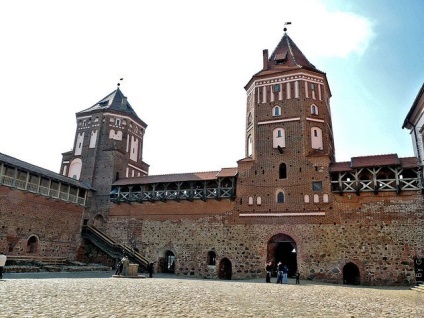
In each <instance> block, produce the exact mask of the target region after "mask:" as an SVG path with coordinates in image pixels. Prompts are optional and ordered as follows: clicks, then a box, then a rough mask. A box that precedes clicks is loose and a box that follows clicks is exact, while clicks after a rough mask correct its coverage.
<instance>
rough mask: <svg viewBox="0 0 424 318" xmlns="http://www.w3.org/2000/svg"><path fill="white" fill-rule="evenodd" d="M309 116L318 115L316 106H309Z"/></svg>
mask: <svg viewBox="0 0 424 318" xmlns="http://www.w3.org/2000/svg"><path fill="white" fill-rule="evenodd" d="M311 114H312V115H318V107H317V106H316V105H312V106H311Z"/></svg>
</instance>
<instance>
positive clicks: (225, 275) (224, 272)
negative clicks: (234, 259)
mask: <svg viewBox="0 0 424 318" xmlns="http://www.w3.org/2000/svg"><path fill="white" fill-rule="evenodd" d="M232 272H233V266H232V264H231V261H230V260H229V259H228V258H223V259H222V260H221V261H220V262H219V271H218V278H221V279H231V275H232Z"/></svg>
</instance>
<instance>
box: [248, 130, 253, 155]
mask: <svg viewBox="0 0 424 318" xmlns="http://www.w3.org/2000/svg"><path fill="white" fill-rule="evenodd" d="M252 153H253V138H252V135H249V137H247V156H249V157H251V156H252Z"/></svg>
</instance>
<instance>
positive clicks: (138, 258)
mask: <svg viewBox="0 0 424 318" xmlns="http://www.w3.org/2000/svg"><path fill="white" fill-rule="evenodd" d="M81 237H82V238H84V239H88V240H90V241H91V243H93V244H94V245H95V246H97V247H98V248H99V249H101V250H102V251H104V252H105V253H106V254H108V255H109V256H110V257H112V258H115V259H120V258H121V257H122V256H123V254H126V255H127V256H128V258H129V259H130V261H131V262H134V263H137V264H138V265H139V268H140V269H144V270H146V269H147V266H148V265H149V261H148V260H147V259H146V258H145V257H144V256H143V255H141V254H140V253H138V252H136V251H134V250H133V249H132V248H131V247H129V246H126V245H122V244H119V243H117V242H116V241H115V240H113V239H112V238H111V237H109V236H107V235H106V234H105V233H103V232H102V231H100V230H99V229H97V228H95V227H93V226H89V225H84V226H83V227H82V230H81Z"/></svg>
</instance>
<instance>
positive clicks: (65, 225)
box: [0, 186, 84, 259]
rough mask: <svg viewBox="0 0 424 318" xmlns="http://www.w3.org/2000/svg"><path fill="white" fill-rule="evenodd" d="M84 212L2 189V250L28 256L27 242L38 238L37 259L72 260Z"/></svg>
mask: <svg viewBox="0 0 424 318" xmlns="http://www.w3.org/2000/svg"><path fill="white" fill-rule="evenodd" d="M83 210H84V207H82V206H79V205H76V204H72V203H66V202H64V201H60V200H55V199H51V198H46V197H44V196H41V195H34V194H32V193H28V192H24V191H20V190H13V189H10V188H8V187H4V186H0V224H1V226H0V250H1V251H4V252H5V253H6V254H8V255H27V254H28V253H27V243H28V239H29V238H30V237H31V236H32V235H35V236H36V237H38V239H39V243H38V248H37V250H36V251H35V252H34V253H33V254H34V255H38V256H49V257H54V256H57V257H67V258H69V259H73V258H74V257H75V253H76V250H77V247H78V244H79V241H80V228H81V222H82V215H83ZM10 245H11V246H13V251H12V252H9V246H10Z"/></svg>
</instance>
